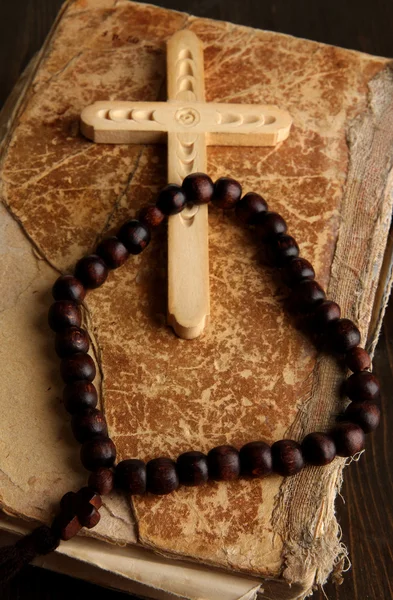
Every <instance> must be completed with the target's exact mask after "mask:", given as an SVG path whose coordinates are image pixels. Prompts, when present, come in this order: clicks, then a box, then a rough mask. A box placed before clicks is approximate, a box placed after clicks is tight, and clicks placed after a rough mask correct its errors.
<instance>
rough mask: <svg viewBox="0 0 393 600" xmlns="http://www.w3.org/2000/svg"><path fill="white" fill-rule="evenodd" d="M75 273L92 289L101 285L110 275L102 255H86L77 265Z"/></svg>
mask: <svg viewBox="0 0 393 600" xmlns="http://www.w3.org/2000/svg"><path fill="white" fill-rule="evenodd" d="M75 275H76V277H77V278H78V279H80V280H81V282H82V283H83V285H84V286H85V287H86V288H88V289H91V290H94V289H96V288H98V287H100V286H101V285H102V284H103V283H105V281H106V279H107V277H108V267H107V266H106V264H105V263H104V261H103V260H102V258H101V257H100V256H97V255H96V254H90V255H89V256H84V257H83V258H81V259H80V260H78V262H77V263H76V266H75Z"/></svg>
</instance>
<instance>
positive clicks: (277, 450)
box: [272, 440, 304, 477]
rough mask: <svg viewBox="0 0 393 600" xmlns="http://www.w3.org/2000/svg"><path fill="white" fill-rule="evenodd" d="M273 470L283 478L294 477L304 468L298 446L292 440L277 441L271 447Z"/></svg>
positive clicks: (300, 450)
mask: <svg viewBox="0 0 393 600" xmlns="http://www.w3.org/2000/svg"><path fill="white" fill-rule="evenodd" d="M272 457H273V470H274V471H275V472H276V473H278V474H279V475H283V476H284V477H285V476H287V475H295V474H296V473H299V471H301V470H302V468H303V467H304V458H303V454H302V448H301V446H300V444H298V443H297V442H294V441H293V440H279V441H278V442H275V443H274V444H273V446H272Z"/></svg>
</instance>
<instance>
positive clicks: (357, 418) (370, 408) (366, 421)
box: [343, 401, 381, 433]
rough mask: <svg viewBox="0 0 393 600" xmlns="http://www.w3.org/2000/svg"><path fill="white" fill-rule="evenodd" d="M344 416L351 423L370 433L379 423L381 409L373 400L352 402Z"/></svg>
mask: <svg viewBox="0 0 393 600" xmlns="http://www.w3.org/2000/svg"><path fill="white" fill-rule="evenodd" d="M343 418H344V419H345V420H346V421H349V422H350V423H355V424H356V425H359V427H361V428H362V429H363V431H364V433H370V432H371V431H374V429H376V428H377V427H378V425H379V421H380V419H381V410H380V408H379V406H378V405H377V404H374V403H373V402H369V401H366V402H360V403H359V402H351V404H350V405H349V406H348V407H347V409H346V410H345V412H344V415H343Z"/></svg>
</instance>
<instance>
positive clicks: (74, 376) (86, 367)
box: [60, 352, 96, 383]
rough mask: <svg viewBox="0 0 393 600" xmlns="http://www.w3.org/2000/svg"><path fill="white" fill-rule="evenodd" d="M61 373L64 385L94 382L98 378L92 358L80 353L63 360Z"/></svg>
mask: <svg viewBox="0 0 393 600" xmlns="http://www.w3.org/2000/svg"><path fill="white" fill-rule="evenodd" d="M60 373H61V376H62V378H63V381H64V383H74V381H81V380H83V381H93V379H94V377H95V376H96V366H95V364H94V361H93V359H92V358H91V356H89V355H88V354H82V353H81V352H79V353H78V354H73V355H72V356H68V357H67V358H63V360H62V361H61V363H60Z"/></svg>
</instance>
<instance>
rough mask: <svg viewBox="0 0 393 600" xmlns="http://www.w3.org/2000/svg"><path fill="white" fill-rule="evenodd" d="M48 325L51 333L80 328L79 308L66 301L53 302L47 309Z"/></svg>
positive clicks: (80, 316)
mask: <svg viewBox="0 0 393 600" xmlns="http://www.w3.org/2000/svg"><path fill="white" fill-rule="evenodd" d="M48 323H49V327H50V328H51V329H53V331H61V330H62V329H65V328H66V327H80V325H81V323H82V315H81V311H80V309H79V306H77V304H75V302H69V301H68V300H58V301H57V302H54V303H53V304H52V306H51V307H50V309H49V313H48Z"/></svg>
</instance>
